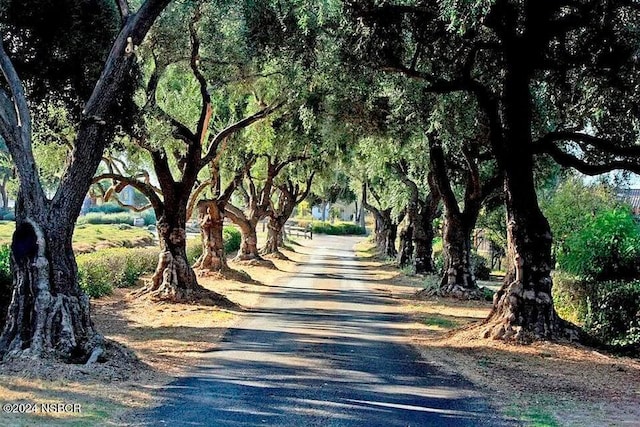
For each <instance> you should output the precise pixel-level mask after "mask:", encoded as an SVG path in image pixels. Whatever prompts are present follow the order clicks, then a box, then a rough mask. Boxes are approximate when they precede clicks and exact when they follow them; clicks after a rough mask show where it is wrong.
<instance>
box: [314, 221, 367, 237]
mask: <svg viewBox="0 0 640 427" xmlns="http://www.w3.org/2000/svg"><path fill="white" fill-rule="evenodd" d="M311 230H312V231H313V232H314V233H315V234H329V235H334V236H345V235H356V236H362V235H364V234H366V230H365V229H364V227H361V226H359V225H358V224H353V223H350V222H341V223H335V224H331V223H329V222H314V223H313V224H312V225H311Z"/></svg>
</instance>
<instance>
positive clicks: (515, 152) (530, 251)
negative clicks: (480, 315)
mask: <svg viewBox="0 0 640 427" xmlns="http://www.w3.org/2000/svg"><path fill="white" fill-rule="evenodd" d="M528 82H529V77H528V72H527V71H526V70H525V69H519V68H518V67H515V69H513V70H511V71H510V72H509V73H508V75H507V77H506V83H505V96H504V106H503V110H504V120H505V123H506V126H505V128H506V129H505V130H506V133H505V134H506V135H505V136H506V138H505V141H504V145H503V146H498V147H497V148H498V149H497V150H495V151H496V152H497V153H498V154H499V156H500V157H499V158H498V160H499V162H500V165H501V167H502V168H503V169H504V173H505V181H504V185H505V196H506V208H507V233H508V242H509V251H508V252H509V256H511V257H513V259H512V262H513V267H512V269H511V271H510V272H509V273H508V274H507V276H506V277H505V282H504V284H503V286H502V288H501V289H500V291H499V292H497V293H496V294H495V296H494V306H493V310H492V312H491V314H490V315H489V317H488V318H487V320H486V321H485V323H486V324H487V326H489V327H488V328H487V329H486V331H485V336H487V337H489V336H490V337H493V338H497V339H516V340H526V339H531V338H533V339H551V338H567V337H569V338H577V333H576V331H577V330H576V329H575V328H574V327H572V326H570V325H569V324H568V323H567V322H564V321H563V320H562V319H560V317H559V316H558V314H557V313H556V310H555V308H554V305H553V300H552V296H551V287H552V280H551V267H552V262H551V243H552V236H551V229H550V227H549V223H548V221H547V219H546V218H545V217H544V215H543V214H542V212H541V211H540V207H539V206H538V199H537V195H536V191H535V183H534V177H533V169H534V168H533V154H532V147H531V144H532V143H531V107H530V105H531V97H530V91H529V84H528Z"/></svg>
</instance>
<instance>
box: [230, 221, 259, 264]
mask: <svg viewBox="0 0 640 427" xmlns="http://www.w3.org/2000/svg"><path fill="white" fill-rule="evenodd" d="M236 224H238V225H239V226H240V234H241V235H242V242H241V244H240V250H239V251H238V255H237V256H236V258H235V260H236V261H249V260H254V259H258V260H260V259H262V257H261V256H260V252H259V251H258V234H257V233H256V226H257V222H254V221H246V222H240V223H236Z"/></svg>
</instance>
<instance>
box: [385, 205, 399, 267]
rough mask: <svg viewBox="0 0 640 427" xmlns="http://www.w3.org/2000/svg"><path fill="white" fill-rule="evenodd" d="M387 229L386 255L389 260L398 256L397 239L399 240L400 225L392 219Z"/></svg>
mask: <svg viewBox="0 0 640 427" xmlns="http://www.w3.org/2000/svg"><path fill="white" fill-rule="evenodd" d="M389 216H391V215H389ZM386 227H387V232H386V233H385V245H384V253H385V255H386V256H388V257H389V258H395V257H397V256H398V250H397V249H396V239H397V238H398V224H397V223H395V222H393V219H391V218H390V219H389V221H388V223H387V225H386Z"/></svg>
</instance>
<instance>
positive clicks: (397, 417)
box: [143, 236, 504, 426]
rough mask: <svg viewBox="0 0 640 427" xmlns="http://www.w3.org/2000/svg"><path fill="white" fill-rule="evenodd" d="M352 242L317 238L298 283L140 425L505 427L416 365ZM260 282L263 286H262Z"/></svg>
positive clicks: (276, 294)
mask: <svg viewBox="0 0 640 427" xmlns="http://www.w3.org/2000/svg"><path fill="white" fill-rule="evenodd" d="M357 241H358V239H356V238H350V237H324V236H318V237H317V238H315V239H314V240H313V241H312V242H305V245H307V246H305V247H303V248H301V249H300V250H301V251H308V252H309V253H310V257H309V260H308V262H307V263H305V264H304V265H302V266H301V267H300V269H299V270H298V273H296V275H295V277H293V278H291V279H289V280H287V281H283V283H277V284H276V285H275V286H272V289H273V291H272V292H271V293H269V294H267V295H268V296H267V297H266V298H265V299H264V300H263V302H262V304H261V308H260V309H259V310H256V311H254V312H252V313H250V314H248V315H246V317H245V319H244V320H242V321H241V322H240V323H239V324H238V325H237V326H236V327H234V328H232V329H230V330H229V331H228V333H227V334H226V335H225V337H224V338H223V340H222V341H221V342H220V343H219V344H218V345H217V346H216V349H215V351H212V352H210V353H209V354H208V355H207V356H206V359H205V362H204V363H202V364H201V365H200V366H198V367H196V368H194V370H193V372H192V373H191V374H190V375H189V376H188V377H185V378H181V379H178V380H176V381H175V382H173V383H172V384H170V385H169V386H167V387H166V388H165V389H164V390H163V391H162V392H161V394H162V397H163V398H165V400H164V403H163V405H162V406H160V407H158V408H156V409H153V410H151V411H150V412H149V413H146V414H144V415H143V419H144V424H147V425H162V424H166V425H171V426H273V425H276V426H316V425H317V426H427V425H434V426H446V425H456V426H458V425H460V426H464V425H468V426H476V425H503V424H504V422H503V421H501V420H500V419H498V418H496V416H495V414H494V411H493V410H492V408H491V407H490V406H489V405H488V404H487V402H486V400H485V399H483V397H482V396H481V395H480V393H479V392H478V391H477V390H475V389H474V388H473V386H472V385H471V384H470V383H468V382H467V381H465V380H464V379H462V378H461V377H459V376H456V375H453V374H451V373H448V372H445V371H443V370H442V369H440V368H439V367H438V365H437V364H435V363H432V362H430V361H428V360H421V359H420V356H419V355H418V353H417V352H416V351H415V350H413V349H412V348H411V347H410V346H408V345H406V344H405V343H404V342H405V341H406V339H404V338H403V334H404V332H403V325H406V323H407V321H406V319H405V318H404V317H403V316H402V315H399V314H395V313H394V310H395V307H394V302H393V300H392V299H390V298H388V297H387V296H386V295H385V294H384V293H382V292H379V291H376V290H375V275H374V274H373V273H372V272H370V271H368V270H367V268H366V266H364V265H363V263H362V261H359V260H358V259H357V258H356V257H355V255H354V252H353V250H352V247H353V245H354V244H355V243H356V242H357ZM257 279H259V278H257Z"/></svg>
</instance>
